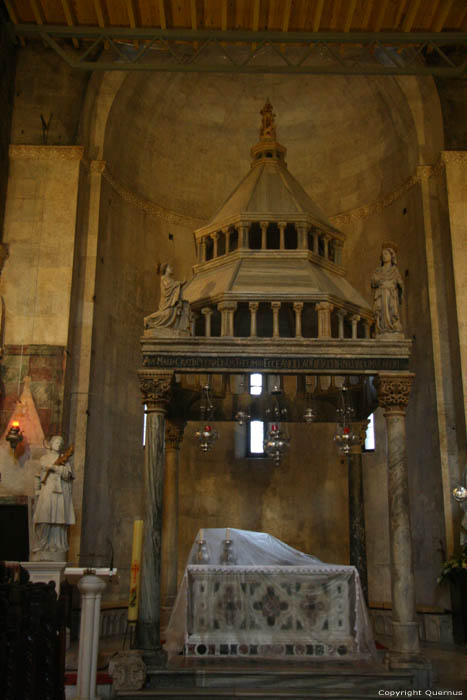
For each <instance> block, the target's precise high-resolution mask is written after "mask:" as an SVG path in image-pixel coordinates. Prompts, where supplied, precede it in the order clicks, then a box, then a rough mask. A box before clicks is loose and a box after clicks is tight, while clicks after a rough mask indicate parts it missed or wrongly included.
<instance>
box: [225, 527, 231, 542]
mask: <svg viewBox="0 0 467 700" xmlns="http://www.w3.org/2000/svg"><path fill="white" fill-rule="evenodd" d="M225 539H226V540H230V527H227V528H226V529H225Z"/></svg>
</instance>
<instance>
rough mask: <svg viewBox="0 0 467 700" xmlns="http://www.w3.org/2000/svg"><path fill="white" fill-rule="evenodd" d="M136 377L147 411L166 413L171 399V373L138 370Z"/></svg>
mask: <svg viewBox="0 0 467 700" xmlns="http://www.w3.org/2000/svg"><path fill="white" fill-rule="evenodd" d="M138 377H139V384H140V389H141V393H142V395H143V400H142V401H143V404H145V405H146V409H147V411H148V412H151V411H161V410H162V411H166V410H167V407H168V405H169V403H170V399H171V398H172V379H173V373H172V372H157V371H152V370H139V372H138Z"/></svg>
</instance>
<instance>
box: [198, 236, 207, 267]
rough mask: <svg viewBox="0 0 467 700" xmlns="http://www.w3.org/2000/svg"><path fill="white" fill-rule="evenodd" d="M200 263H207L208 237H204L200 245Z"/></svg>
mask: <svg viewBox="0 0 467 700" xmlns="http://www.w3.org/2000/svg"><path fill="white" fill-rule="evenodd" d="M198 262H200V263H204V262H206V237H205V236H203V237H202V238H201V239H200V241H199V243H198Z"/></svg>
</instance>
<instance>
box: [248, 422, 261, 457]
mask: <svg viewBox="0 0 467 700" xmlns="http://www.w3.org/2000/svg"><path fill="white" fill-rule="evenodd" d="M263 440H264V423H263V421H262V420H252V421H251V422H250V452H251V454H256V455H257V454H261V455H262V454H263V452H264V449H263Z"/></svg>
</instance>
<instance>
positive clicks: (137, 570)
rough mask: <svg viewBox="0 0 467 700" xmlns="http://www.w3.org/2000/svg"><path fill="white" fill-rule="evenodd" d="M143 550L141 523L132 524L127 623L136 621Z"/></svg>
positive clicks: (136, 521) (138, 521)
mask: <svg viewBox="0 0 467 700" xmlns="http://www.w3.org/2000/svg"><path fill="white" fill-rule="evenodd" d="M142 549H143V521H142V520H135V521H134V523H133V548H132V551H131V569H130V597H129V600H128V622H136V621H137V619H138V604H139V592H140V577H141V552H142Z"/></svg>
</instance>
